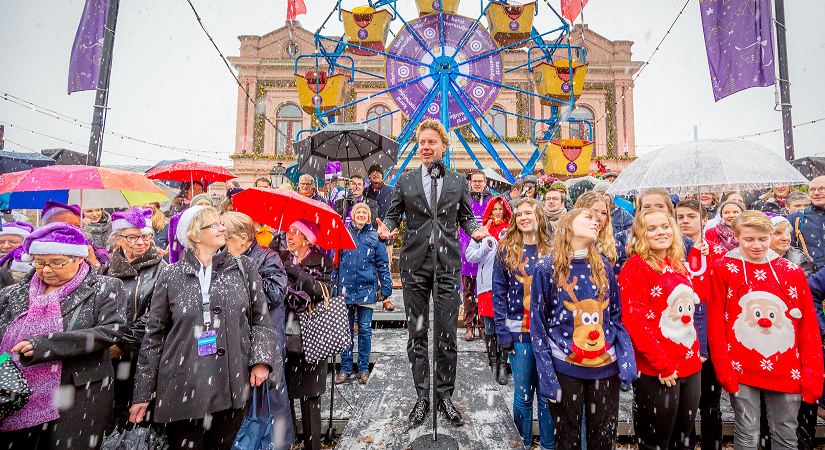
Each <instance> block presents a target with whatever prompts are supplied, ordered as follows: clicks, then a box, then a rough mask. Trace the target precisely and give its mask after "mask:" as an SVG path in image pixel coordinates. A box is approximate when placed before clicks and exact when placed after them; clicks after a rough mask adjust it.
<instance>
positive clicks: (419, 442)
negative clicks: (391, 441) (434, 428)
mask: <svg viewBox="0 0 825 450" xmlns="http://www.w3.org/2000/svg"><path fill="white" fill-rule="evenodd" d="M407 450H458V441H456V440H455V439H453V438H452V437H450V436H449V435H446V434H444V433H441V434H439V435H438V440H437V441H434V440H433V437H432V436H431V435H424V436H419V437H418V438H417V439H416V440H414V441H413V442H412V444H410V446H409V447H407Z"/></svg>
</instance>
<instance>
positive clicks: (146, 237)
mask: <svg viewBox="0 0 825 450" xmlns="http://www.w3.org/2000/svg"><path fill="white" fill-rule="evenodd" d="M117 237H122V238H123V239H126V240H127V241H129V243H130V244H132V245H135V244H136V243H137V241H138V239H143V241H144V242H146V241H151V240H152V239H154V238H155V235H154V234H144V235H142V236H135V235H130V236H126V235H125V234H119V235H117Z"/></svg>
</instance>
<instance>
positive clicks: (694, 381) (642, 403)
mask: <svg viewBox="0 0 825 450" xmlns="http://www.w3.org/2000/svg"><path fill="white" fill-rule="evenodd" d="M701 385H702V372H696V373H694V374H693V375H691V376H689V377H686V378H677V379H676V386H672V387H667V386H665V385H664V384H662V383H661V382H660V381H659V378H657V377H652V376H650V375H645V374H641V375H639V378H638V379H637V380H636V382H634V383H633V428H634V429H635V430H636V438H637V440H638V443H639V450H665V449H669V450H688V449H691V450H692V447H690V446H689V444H688V441H690V433H691V431H690V430H691V428H693V427H694V426H695V425H696V423H695V421H696V409H697V408H698V407H699V393H700V391H699V389H700V387H701ZM588 428H589V427H588ZM587 444H588V446H589V445H592V443H591V441H590V439H589V438H588V439H587Z"/></svg>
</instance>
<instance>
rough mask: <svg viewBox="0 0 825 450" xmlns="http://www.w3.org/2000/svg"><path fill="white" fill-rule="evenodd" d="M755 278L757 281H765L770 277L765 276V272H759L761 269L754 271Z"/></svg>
mask: <svg viewBox="0 0 825 450" xmlns="http://www.w3.org/2000/svg"><path fill="white" fill-rule="evenodd" d="M753 276H754V277H756V279H757V280H759V281H765V278H767V277H768V276H767V275H766V274H765V271H764V270H759V269H757V270H754V271H753Z"/></svg>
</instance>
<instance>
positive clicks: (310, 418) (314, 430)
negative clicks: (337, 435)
mask: <svg viewBox="0 0 825 450" xmlns="http://www.w3.org/2000/svg"><path fill="white" fill-rule="evenodd" d="M300 402H301V425H302V426H303V428H304V449H305V450H321V397H309V398H304V399H301V400H300ZM290 407H291V408H292V417H295V400H291V401H290Z"/></svg>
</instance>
